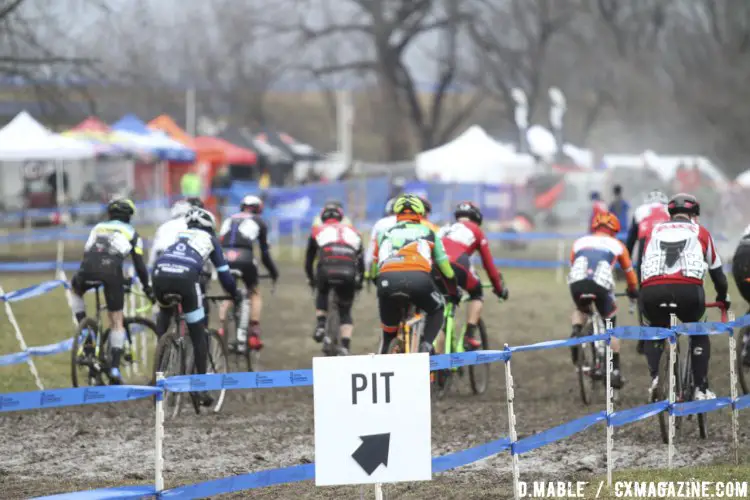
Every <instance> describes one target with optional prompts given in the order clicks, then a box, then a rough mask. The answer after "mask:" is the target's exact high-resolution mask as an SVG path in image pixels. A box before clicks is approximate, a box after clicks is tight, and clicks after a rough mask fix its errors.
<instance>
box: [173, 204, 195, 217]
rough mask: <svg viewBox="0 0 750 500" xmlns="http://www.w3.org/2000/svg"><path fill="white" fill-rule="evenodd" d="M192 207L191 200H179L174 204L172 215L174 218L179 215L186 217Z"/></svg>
mask: <svg viewBox="0 0 750 500" xmlns="http://www.w3.org/2000/svg"><path fill="white" fill-rule="evenodd" d="M191 208H192V206H191V205H190V202H189V201H187V200H179V201H177V202H176V203H175V204H174V205H172V210H171V212H170V215H171V216H172V218H173V219H177V218H178V217H185V215H187V213H188V212H189V211H190V209H191Z"/></svg>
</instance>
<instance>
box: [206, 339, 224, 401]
mask: <svg viewBox="0 0 750 500" xmlns="http://www.w3.org/2000/svg"><path fill="white" fill-rule="evenodd" d="M207 333H208V353H207V354H208V360H207V361H208V362H207V364H206V368H207V373H228V372H229V356H228V355H227V346H226V343H225V342H224V339H223V338H222V337H221V335H219V332H217V331H216V330H213V329H210V330H208V331H207ZM209 392H210V393H211V396H212V397H213V398H214V405H213V408H212V410H213V412H214V413H219V412H220V411H221V409H222V408H223V406H224V402H225V400H226V394H227V390H226V389H221V390H218V391H209Z"/></svg>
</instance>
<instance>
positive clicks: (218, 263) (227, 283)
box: [154, 229, 237, 295]
mask: <svg viewBox="0 0 750 500" xmlns="http://www.w3.org/2000/svg"><path fill="white" fill-rule="evenodd" d="M208 262H211V263H212V264H213V265H214V266H215V267H216V272H217V273H218V275H219V281H220V282H221V285H222V286H223V287H224V290H226V291H227V293H229V294H230V295H235V294H236V293H237V285H236V283H235V281H234V278H233V277H232V274H231V273H230V272H229V265H228V264H227V262H226V259H225V258H224V252H222V250H221V246H220V245H219V242H218V240H217V239H216V237H215V236H212V235H210V234H208V233H207V232H206V231H203V230H202V229H186V230H185V231H181V232H180V233H178V234H177V241H176V242H175V243H173V244H172V245H170V246H169V247H167V248H166V249H165V250H164V253H162V254H161V256H160V257H159V258H158V259H156V265H155V268H154V279H157V278H158V277H160V276H172V277H175V276H177V277H182V278H185V279H186V280H194V281H195V282H196V283H197V282H198V280H199V278H200V275H201V271H202V269H203V268H204V266H205V264H206V263H208Z"/></svg>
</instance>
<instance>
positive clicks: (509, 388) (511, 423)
mask: <svg viewBox="0 0 750 500" xmlns="http://www.w3.org/2000/svg"><path fill="white" fill-rule="evenodd" d="M505 349H506V350H507V349H508V344H505ZM505 394H506V396H507V403H508V434H509V436H508V437H510V444H511V454H510V455H511V458H512V467H513V498H514V499H515V500H518V498H519V495H520V492H519V487H518V482H519V475H520V474H519V470H518V455H516V454H515V453H513V448H512V446H513V445H514V444H515V442H516V441H517V440H518V436H517V435H516V413H515V411H514V410H513V399H514V398H515V394H514V391H513V374H512V373H511V371H510V358H508V360H507V361H506V362H505Z"/></svg>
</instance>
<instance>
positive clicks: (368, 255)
mask: <svg viewBox="0 0 750 500" xmlns="http://www.w3.org/2000/svg"><path fill="white" fill-rule="evenodd" d="M377 244H378V224H377V223H375V225H374V226H373V227H372V232H371V233H370V243H369V244H368V245H367V251H366V252H365V269H368V270H369V269H370V268H371V267H372V261H373V250H374V249H375V247H376V246H377Z"/></svg>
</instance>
